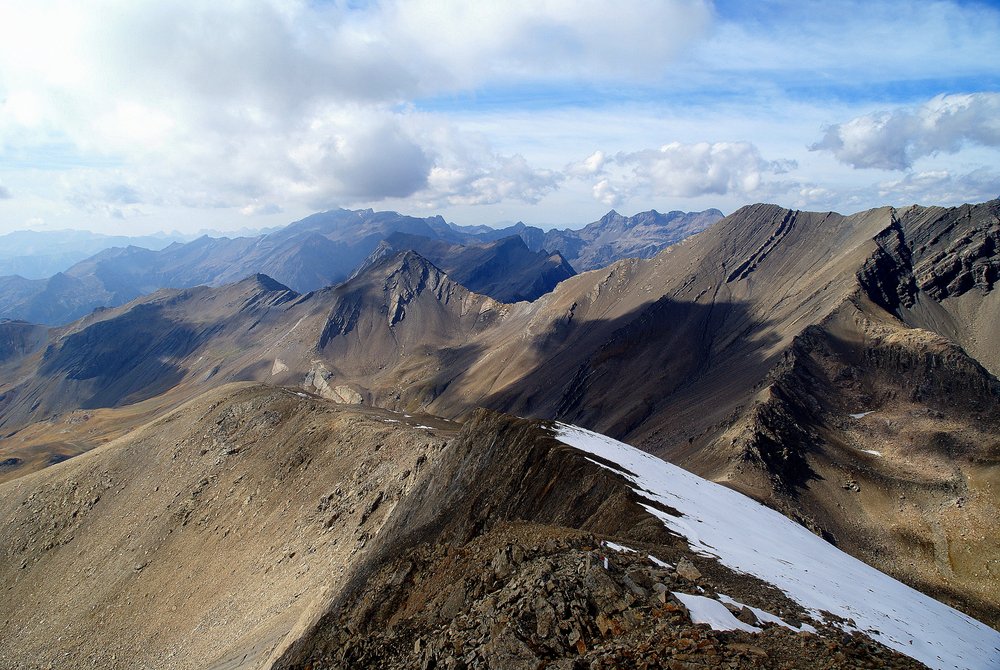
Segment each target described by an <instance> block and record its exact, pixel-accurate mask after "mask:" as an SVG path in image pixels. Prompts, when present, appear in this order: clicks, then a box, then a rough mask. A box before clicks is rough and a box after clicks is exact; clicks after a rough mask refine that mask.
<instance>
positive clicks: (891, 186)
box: [878, 168, 1000, 205]
mask: <svg viewBox="0 0 1000 670" xmlns="http://www.w3.org/2000/svg"><path fill="white" fill-rule="evenodd" d="M878 194H879V196H880V197H881V198H883V199H886V200H887V201H889V202H895V203H900V204H902V203H909V202H916V203H922V204H941V205H958V204H961V203H967V202H983V201H986V200H992V199H994V198H997V197H1000V173H997V172H994V171H992V170H989V169H986V168H980V169H978V170H973V171H972V172H968V173H965V174H955V173H953V172H950V171H948V170H931V171H928V172H918V173H911V174H908V175H906V176H905V177H903V178H902V179H896V180H890V181H884V182H881V183H879V184H878Z"/></svg>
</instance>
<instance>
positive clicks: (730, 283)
mask: <svg viewBox="0 0 1000 670" xmlns="http://www.w3.org/2000/svg"><path fill="white" fill-rule="evenodd" d="M998 215H1000V202H998V201H993V202H989V203H983V204H980V205H972V206H965V207H961V208H952V209H941V208H920V207H914V208H907V209H904V210H896V209H893V208H889V207H886V208H881V209H877V210H871V211H868V212H862V213H858V214H855V215H851V216H842V215H839V214H835V213H810V212H796V211H790V210H785V209H782V208H779V207H776V206H771V205H754V206H749V207H745V208H743V209H741V210H739V211H738V212H735V213H734V214H733V215H731V216H729V217H726V218H725V219H723V220H722V221H720V222H719V223H718V224H716V225H715V226H713V227H712V228H711V229H710V230H708V231H706V232H705V233H703V234H701V235H697V236H695V237H693V238H689V239H688V240H686V241H685V242H682V243H681V244H678V245H675V246H673V247H670V248H669V249H667V250H665V251H663V252H661V253H660V254H659V255H657V256H656V257H654V258H652V259H649V260H627V261H621V262H618V263H615V264H613V265H611V266H609V267H608V268H605V269H602V270H598V271H593V272H588V273H584V274H581V275H578V276H575V277H572V278H570V279H567V280H565V281H563V282H561V283H560V284H559V285H558V286H557V287H556V289H555V290H554V291H553V292H551V293H549V294H546V295H544V296H542V297H541V298H539V299H538V300H536V301H534V302H532V303H517V304H513V305H509V304H504V303H501V302H498V301H496V300H492V299H490V298H487V297H485V296H482V295H478V294H475V293H472V292H470V291H468V290H467V289H465V288H464V287H462V286H461V285H460V284H458V283H456V282H454V281H453V280H452V279H451V278H449V277H448V276H447V275H446V274H445V273H444V272H442V271H441V270H440V269H439V268H437V267H436V266H434V265H433V264H432V263H429V262H428V261H427V260H426V259H423V258H422V257H420V256H419V255H417V254H413V253H408V254H406V253H404V254H401V255H397V256H394V257H391V258H386V259H384V260H383V261H382V262H381V263H379V264H376V265H374V266H372V267H371V268H370V269H369V270H368V271H366V272H365V273H363V274H362V275H359V276H357V277H355V278H354V279H352V280H351V281H349V282H347V283H345V284H343V285H341V286H339V287H336V288H331V289H326V290H323V291H317V292H314V293H312V294H308V295H302V296H300V295H297V294H294V293H292V292H288V291H284V290H283V289H281V288H276V287H275V288H273V289H272V288H268V287H267V286H265V284H266V282H263V280H261V281H259V282H258V284H257V285H253V286H246V287H244V289H245V290H244V289H240V290H237V291H236V294H235V295H238V296H240V297H239V298H238V299H236V298H235V297H228V298H227V297H225V296H227V295H229V293H227V292H228V291H232V290H233V289H231V288H220V289H199V290H196V291H187V292H167V293H164V294H161V295H159V296H156V297H153V298H149V299H145V300H140V301H138V302H136V303H135V304H133V305H130V306H127V307H123V308H119V309H117V310H108V311H106V312H103V313H101V314H98V315H94V316H93V317H90V318H89V319H87V320H84V321H81V322H79V323H77V324H74V325H72V326H70V327H68V328H67V329H66V330H65V331H59V332H56V333H54V334H53V340H52V343H51V344H50V346H49V347H47V348H46V349H45V350H44V351H36V352H35V353H33V354H31V355H29V356H25V357H22V358H19V359H17V360H15V361H11V362H10V363H8V364H5V365H6V367H4V376H3V382H2V386H0V393H2V394H3V398H4V400H3V401H2V402H3V405H2V407H0V412H2V414H0V421H2V425H3V426H4V430H5V431H6V432H5V435H6V438H5V439H4V440H3V441H0V453H5V454H10V457H15V458H16V457H18V456H17V454H16V453H14V452H15V451H16V450H17V449H19V448H22V449H29V448H41V446H43V445H44V444H45V443H46V441H48V442H52V441H54V440H53V437H55V436H54V435H53V432H54V431H55V430H56V426H59V430H63V429H66V428H64V426H65V423H64V422H63V420H62V419H60V418H59V417H64V416H66V415H67V413H71V412H72V411H73V410H79V408H80V407H81V406H82V403H83V402H87V401H91V399H92V403H91V406H92V407H94V408H95V409H96V408H97V406H98V405H103V406H111V405H116V404H117V405H121V404H124V403H127V402H132V401H134V400H138V399H141V398H142V397H147V396H143V392H142V391H140V390H138V387H133V386H131V385H130V384H131V382H128V381H121V380H128V379H132V380H136V382H138V380H152V379H156V380H162V381H161V382H160V383H162V386H161V387H159V388H166V387H168V386H169V387H170V389H171V393H172V394H173V395H171V396H169V397H171V398H173V399H174V400H172V401H176V399H178V398H184V397H192V396H193V395H194V394H196V393H198V392H200V391H202V390H204V389H205V388H208V387H212V386H215V385H218V384H220V383H223V382H226V381H232V380H241V379H254V380H259V381H268V382H270V383H278V384H288V385H295V386H300V387H302V388H305V389H307V390H309V391H312V392H316V393H317V394H321V395H323V396H325V397H327V398H331V399H335V400H337V401H340V402H350V403H362V404H374V405H377V406H383V407H387V408H391V409H395V410H400V411H409V412H411V413H412V412H413V411H417V410H421V411H428V412H431V413H434V414H437V415H441V416H446V417H449V418H459V417H461V416H462V415H463V414H464V413H465V412H467V411H469V410H470V409H471V408H473V407H475V406H480V405H481V406H487V407H492V408H496V409H500V410H504V411H509V412H513V413H516V414H520V415H524V416H536V417H543V418H558V419H561V420H566V421H569V422H573V423H575V424H578V425H582V426H585V427H588V428H593V429H597V430H599V431H602V432H604V433H607V434H609V435H612V436H614V437H617V438H626V439H628V440H629V441H630V442H633V443H635V444H637V445H639V446H641V447H642V448H644V449H646V450H647V451H650V452H652V453H654V454H657V455H659V456H662V457H664V458H667V459H668V460H670V461H672V462H677V463H680V464H682V465H684V466H685V467H688V468H689V469H691V470H693V471H695V472H697V473H699V474H701V475H703V476H706V477H709V478H712V479H715V480H718V481H724V482H726V483H727V484H728V485H729V486H731V487H733V488H736V489H738V490H740V491H744V492H746V493H749V494H751V495H752V496H754V497H755V498H757V499H759V500H763V501H766V502H767V503H768V504H769V505H772V506H773V507H775V508H777V509H780V510H782V511H783V512H785V513H786V514H788V515H789V516H791V517H793V518H796V519H798V520H799V521H801V522H802V523H803V524H805V525H806V526H808V527H809V528H811V529H812V530H813V531H814V532H816V533H817V534H820V535H822V536H823V537H825V538H827V539H828V540H830V541H831V542H835V543H837V544H838V546H841V547H843V548H845V549H847V550H848V551H850V552H851V553H853V554H855V555H857V556H859V557H862V558H863V559H865V560H866V561H868V562H869V563H871V564H873V565H876V566H880V567H882V568H883V569H885V570H888V571H891V572H892V573H893V574H894V575H896V576H898V577H900V578H901V579H903V580H904V581H906V582H907V583H909V584H912V585H914V586H917V587H919V588H921V589H923V590H925V591H927V592H929V593H933V594H934V595H936V596H937V597H940V598H942V599H944V600H946V601H947V602H949V603H952V604H954V605H956V606H958V607H961V608H963V609H964V610H965V611H968V612H970V613H973V614H975V615H976V616H978V617H980V618H982V619H984V620H987V621H989V622H993V623H996V622H1000V612H998V611H997V609H996V605H995V603H996V602H998V601H1000V592H998V590H997V589H998V583H1000V580H997V579H996V574H997V572H996V571H997V565H998V563H997V561H998V560H1000V555H998V554H997V548H996V547H995V546H993V544H991V542H990V541H989V538H992V537H996V535H997V533H1000V526H998V523H1000V522H998V521H997V519H1000V515H997V514H996V509H997V507H998V497H997V496H998V490H1000V489H998V486H1000V484H998V482H997V481H996V472H997V464H998V458H1000V452H998V451H997V449H998V445H997V440H996V435H997V434H1000V426H998V425H997V420H998V419H997V417H998V416H1000V411H998V410H1000V395H998V391H997V380H996V375H997V372H998V371H1000V359H998V358H997V338H996V335H995V333H994V330H995V329H994V328H992V325H994V324H995V323H996V316H997V315H998V314H1000V312H998V310H1000V298H998V295H1000V292H998V291H997V290H996V289H995V288H994V284H995V276H996V275H995V271H996V270H995V269H996V262H997V260H996V259H997V256H996V242H995V240H996V238H997V225H998V224H997V221H998ZM244 304H246V305H248V307H247V308H246V309H240V306H241V305H244ZM223 305H229V306H230V307H227V308H225V309H222V307H221V306H223ZM144 310H145V311H144ZM133 312H135V314H133ZM156 314H160V315H164V318H166V319H167V320H168V321H169V323H170V324H171V328H172V329H173V332H175V333H178V335H176V336H175V338H176V340H174V339H172V340H170V343H169V344H171V346H169V347H165V348H163V347H160V346H159V345H158V344H150V346H148V347H147V346H145V345H143V346H139V347H137V346H136V345H134V344H129V345H128V346H125V345H124V344H116V343H118V342H126V341H128V342H132V341H134V340H136V339H138V340H139V341H142V342H146V341H147V340H149V341H150V342H151V343H155V342H160V340H155V339H154V338H150V337H148V336H143V335H142V333H143V332H144V331H142V330H141V326H142V324H145V323H147V321H148V320H149V319H148V317H149V316H150V315H156ZM157 318H158V317H157ZM133 334H135V335H133ZM105 340H106V341H107V343H108V344H107V347H106V349H98V351H105V354H104V355H105V357H106V358H107V359H108V360H115V361H116V362H118V363H120V365H119V368H118V370H117V374H116V375H114V376H113V377H101V376H100V375H95V376H93V377H88V378H86V379H84V378H82V376H81V373H80V371H81V370H86V369H88V368H87V361H89V360H91V359H90V358H89V357H90V356H91V354H89V353H85V352H87V351H89V350H90V345H89V344H87V343H91V342H97V341H105ZM82 345H87V346H82ZM119 346H121V347H123V348H122V351H123V352H128V353H129V355H128V356H119V357H116V356H115V354H114V353H113V352H114V351H115V350H116V349H115V348H116V347H119ZM164 366H167V367H164ZM133 371H134V372H133ZM130 375H131V376H130ZM171 383H172V384H173V385H172V386H170V384H171ZM130 389H133V390H130ZM150 400H152V399H150ZM147 402H148V401H147ZM17 467H19V468H21V471H23V472H27V471H29V470H30V468H29V462H28V460H27V459H26V460H25V464H24V465H23V466H17ZM32 467H34V466H32ZM8 475H9V473H8Z"/></svg>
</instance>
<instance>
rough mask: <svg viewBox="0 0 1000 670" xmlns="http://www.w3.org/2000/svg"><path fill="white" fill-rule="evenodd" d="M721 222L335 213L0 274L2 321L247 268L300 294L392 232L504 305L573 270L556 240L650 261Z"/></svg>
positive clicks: (57, 317)
mask: <svg viewBox="0 0 1000 670" xmlns="http://www.w3.org/2000/svg"><path fill="white" fill-rule="evenodd" d="M721 216H722V214H721V212H719V211H718V210H707V211H705V212H695V213H690V214H686V213H682V212H671V213H669V214H666V215H663V214H659V213H658V212H655V211H650V212H644V213H641V214H638V215H636V216H634V217H627V218H626V217H622V216H620V215H618V214H617V213H615V212H611V213H609V214H608V215H606V216H605V217H603V218H602V219H601V220H600V221H596V222H594V223H592V224H589V225H587V226H586V227H584V228H583V229H581V230H578V231H577V230H551V231H548V232H543V231H542V230H541V229H540V228H534V227H530V226H525V225H524V224H518V225H515V226H511V227H509V228H506V229H499V230H495V229H486V230H484V229H483V228H482V227H463V226H457V225H454V224H448V223H447V222H445V220H444V219H443V218H441V217H429V218H416V217H410V216H404V215H401V214H398V213H396V212H375V211H373V210H370V209H369V210H357V211H348V210H335V211H329V212H323V213H320V214H315V215H312V216H309V217H306V218H305V219H302V220H301V221H297V222H295V223H292V224H290V225H288V226H286V227H285V228H282V229H280V230H277V231H275V232H272V233H269V234H266V235H260V236H256V237H238V238H233V239H230V238H225V237H223V238H213V237H208V236H203V237H201V238H198V239H196V240H193V241H191V242H187V243H179V242H178V243H173V244H170V245H169V246H167V247H166V248H163V249H160V250H156V251H154V250H151V249H146V248H143V247H140V246H135V245H130V246H127V247H113V248H109V249H104V250H103V251H101V252H99V253H97V254H96V255H94V256H92V257H89V258H87V259H85V260H82V261H80V262H79V263H76V264H74V265H73V266H72V267H69V268H68V269H65V270H64V271H61V272H58V273H56V274H55V275H53V276H51V277H49V278H47V279H34V280H32V279H26V278H24V277H21V276H17V275H13V276H6V277H0V317H4V318H10V319H23V320H27V321H31V322H34V323H44V324H49V325H61V324H64V323H68V322H70V321H73V320H75V319H78V318H80V317H82V316H84V315H86V314H88V313H90V312H91V311H92V310H94V309H96V308H97V307H116V306H118V305H121V304H124V303H126V302H128V301H129V300H132V299H134V298H137V297H139V296H142V295H146V294H148V293H152V292H153V291H156V290H158V289H161V288H186V287H191V286H198V285H209V286H221V285H223V284H226V283H230V282H233V281H238V280H239V279H242V278H243V277H246V276H248V275H251V274H255V273H263V274H267V275H268V276H271V277H273V278H274V279H276V280H278V281H280V282H282V283H283V284H285V285H287V286H289V287H291V288H293V289H295V290H296V291H299V292H301V293H306V292H309V291H313V290H317V289H320V288H323V287H325V286H329V285H333V284H337V283H340V282H342V281H343V280H345V279H347V278H348V277H349V276H350V275H351V273H352V272H353V271H354V270H355V269H356V268H357V267H358V266H359V265H360V264H362V263H364V262H366V259H368V257H369V256H370V255H371V254H373V253H376V252H377V251H378V248H379V246H380V244H382V243H383V242H385V243H388V244H397V245H398V244H399V243H400V241H401V239H402V238H400V237H398V236H399V235H406V236H408V238H407V239H406V243H407V244H410V245H415V246H420V248H421V249H422V250H423V251H424V252H425V253H426V254H427V256H428V258H430V259H432V260H433V261H434V262H437V263H440V264H441V265H442V267H445V268H446V269H447V270H448V271H449V272H451V273H454V275H455V276H456V277H461V278H462V280H464V281H466V282H468V284H469V288H471V289H473V290H475V291H479V292H482V293H486V294H488V295H491V296H492V297H494V298H496V299H498V300H504V301H517V300H532V299H534V298H536V297H538V296H539V295H541V294H542V293H545V292H547V291H549V290H551V288H552V287H553V286H555V283H557V282H558V281H560V280H562V279H565V278H566V277H568V276H572V275H573V274H575V269H574V266H573V265H571V263H570V262H568V261H567V260H566V258H564V257H562V256H561V255H560V253H559V247H557V246H552V245H554V244H564V245H567V248H569V249H571V252H570V254H571V257H572V259H573V261H574V262H576V263H579V264H580V266H581V267H582V268H584V269H588V268H589V267H591V266H592V265H593V264H594V263H595V262H610V261H612V260H617V259H619V258H624V257H627V256H637V257H639V256H642V257H646V256H649V255H652V254H653V253H655V252H656V251H659V250H660V249H662V248H664V247H666V246H668V245H669V244H672V243H673V242H676V241H677V240H679V239H681V238H683V237H685V236H687V235H690V234H692V233H695V232H698V231H699V230H702V229H704V228H705V227H707V226H708V225H710V224H711V223H714V222H715V221H716V220H718V219H719V218H721ZM393 235H395V236H397V237H395V238H394V239H393V240H390V239H389V238H390V237H392V236H393ZM521 240H523V242H521ZM447 245H450V246H447ZM459 247H462V248H465V247H468V250H466V251H462V252H459Z"/></svg>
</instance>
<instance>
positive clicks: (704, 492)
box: [556, 424, 1000, 670]
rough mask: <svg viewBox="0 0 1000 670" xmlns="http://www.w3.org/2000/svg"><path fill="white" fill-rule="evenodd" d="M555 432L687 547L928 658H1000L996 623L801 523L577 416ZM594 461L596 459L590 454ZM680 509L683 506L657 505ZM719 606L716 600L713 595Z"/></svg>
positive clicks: (928, 661) (969, 662)
mask: <svg viewBox="0 0 1000 670" xmlns="http://www.w3.org/2000/svg"><path fill="white" fill-rule="evenodd" d="M556 437H557V438H558V439H559V440H560V441H561V442H563V443H564V444H567V445H569V446H571V447H575V448H577V449H579V450H581V451H584V452H587V453H589V454H593V455H594V456H596V457H599V458H600V459H602V460H604V461H606V462H609V463H613V464H615V465H613V466H612V465H607V464H605V463H600V465H602V467H605V468H607V469H609V470H611V471H613V472H617V473H618V474H620V475H621V476H622V477H623V478H624V479H625V480H626V481H628V482H630V483H631V485H632V486H633V488H634V490H635V491H636V493H637V494H639V496H641V498H643V499H645V500H648V501H649V503H650V504H644V505H643V506H644V507H645V508H646V509H647V510H648V511H649V512H650V514H653V515H654V516H656V517H657V518H659V519H661V520H662V521H663V523H664V524H665V525H666V526H667V528H669V529H670V530H672V531H674V532H675V533H678V534H680V535H682V536H683V537H685V538H686V539H687V541H688V544H689V545H690V547H691V549H692V550H694V551H697V552H698V553H700V554H703V555H706V556H712V557H715V558H717V560H719V562H720V563H722V564H723V565H726V566H727V567H729V568H730V569H733V570H736V571H738V572H743V573H747V574H751V575H754V576H755V577H757V578H759V579H762V580H764V581H765V582H768V583H770V584H773V585H774V586H776V587H777V588H779V589H781V590H782V591H784V592H785V593H786V594H787V595H788V597H790V598H791V599H792V600H794V601H796V602H797V603H799V604H800V605H801V606H802V607H804V608H805V609H806V610H807V611H808V612H809V613H810V615H811V616H812V617H813V618H815V619H817V620H822V619H823V615H822V614H821V612H824V611H825V612H829V613H831V614H833V615H835V616H837V617H841V618H842V619H845V620H847V621H848V622H847V623H843V624H838V625H839V626H840V627H841V628H843V629H844V630H847V631H854V630H857V631H861V632H863V633H864V634H866V635H868V636H869V637H871V638H872V639H874V640H877V641H879V642H881V643H882V644H884V645H886V646H887V647H890V648H892V649H895V650H897V651H899V652H901V653H903V654H906V655H907V656H910V657H911V658H915V659H916V660H918V661H920V662H922V663H924V664H925V665H928V666H930V667H932V668H948V669H951V668H954V669H956V670H958V669H976V670H979V669H981V670H995V669H996V668H1000V632H997V631H995V630H993V629H992V628H990V627H989V626H986V625H985V624H983V623H980V622H979V621H976V620H975V619H973V618H972V617H970V616H967V615H965V614H962V613H961V612H959V611H957V610H954V609H952V608H950V607H948V606H947V605H945V604H943V603H940V602H938V601H937V600H934V599H933V598H930V597H929V596H926V595H924V594H923V593H920V592H919V591H916V590H914V589H912V588H910V587H908V586H906V585H905V584H903V583H901V582H898V581H896V580H895V579H893V578H891V577H889V576H888V575H885V574H883V573H881V572H879V571H878V570H876V569H875V568H873V567H871V566H869V565H867V564H866V563H862V562H861V561H859V560H858V559H856V558H854V557H852V556H849V555H847V554H845V553H844V552H842V551H840V550H839V549H837V548H836V547H834V546H833V545H831V544H828V543H827V542H825V541H824V540H822V539H820V538H819V537H817V536H815V535H813V534H812V533H810V532H809V531H808V530H806V529H805V528H803V527H802V526H800V525H799V524H797V523H795V522H793V521H791V520H789V519H787V518H786V517H784V516H783V515H781V514H779V513H778V512H775V511H774V510H772V509H770V508H768V507H765V506H763V505H761V504H760V503H757V502H755V501H754V500H751V499H750V498H748V497H746V496H744V495H743V494H741V493H737V492H736V491H733V490H732V489H728V488H725V487H724V486H721V485H719V484H715V483H713V482H709V481H707V480H705V479H702V478H701V477H697V476H695V475H693V474H691V473H690V472H687V471H686V470H683V469H681V468H679V467H677V466H675V465H671V464H670V463H667V462H665V461H663V460H661V459H659V458H656V457H654V456H651V455H649V454H647V453H645V452H642V451H639V450H638V449H635V448H634V447H630V446H629V445H627V444H623V443H621V442H618V441H617V440H612V439H611V438H609V437H605V436H604V435H599V434H597V433H593V432H590V431H587V430H583V429H581V428H577V427H575V426H569V425H566V424H557V429H556ZM595 462H596V461H595ZM653 505H656V506H657V507H660V506H662V507H669V508H671V509H674V510H677V511H678V512H679V513H680V516H674V515H673V514H668V513H666V512H663V511H661V510H660V509H658V508H657V507H654V506H653ZM716 604H718V605H719V606H720V607H723V608H724V607H725V606H724V605H722V604H721V603H716Z"/></svg>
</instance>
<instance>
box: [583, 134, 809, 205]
mask: <svg viewBox="0 0 1000 670" xmlns="http://www.w3.org/2000/svg"><path fill="white" fill-rule="evenodd" d="M608 162H609V163H614V164H615V165H617V166H619V167H621V168H623V169H625V170H627V172H628V173H629V174H628V176H627V177H624V178H619V179H618V180H616V181H615V182H609V181H608V180H602V182H604V183H602V182H598V185H599V186H600V187H599V188H598V186H595V189H594V195H595V197H597V198H598V199H599V200H601V201H602V202H608V201H609V199H610V198H612V197H613V196H612V195H611V194H612V193H617V194H618V196H619V197H621V196H622V195H624V194H633V193H634V192H636V191H638V190H641V191H647V192H648V193H650V194H652V195H654V196H668V197H679V198H693V197H698V196H702V195H709V194H714V195H727V194H733V193H736V194H743V195H747V194H752V193H754V192H756V191H758V190H759V189H760V188H761V186H762V185H763V183H764V180H765V176H766V175H767V174H768V173H772V174H779V173H783V172H787V171H788V170H789V169H791V168H794V166H795V164H794V161H787V160H785V161H777V162H772V161H766V160H764V159H763V158H762V157H761V155H760V151H759V150H758V149H757V147H756V146H754V145H753V144H751V143H750V142H715V143H709V142H695V143H691V144H683V143H681V142H671V143H669V144H664V145H663V146H661V147H660V148H659V149H644V150H641V151H635V152H621V153H618V154H616V155H615V156H613V157H612V158H611V159H610V160H609V161H608Z"/></svg>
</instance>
